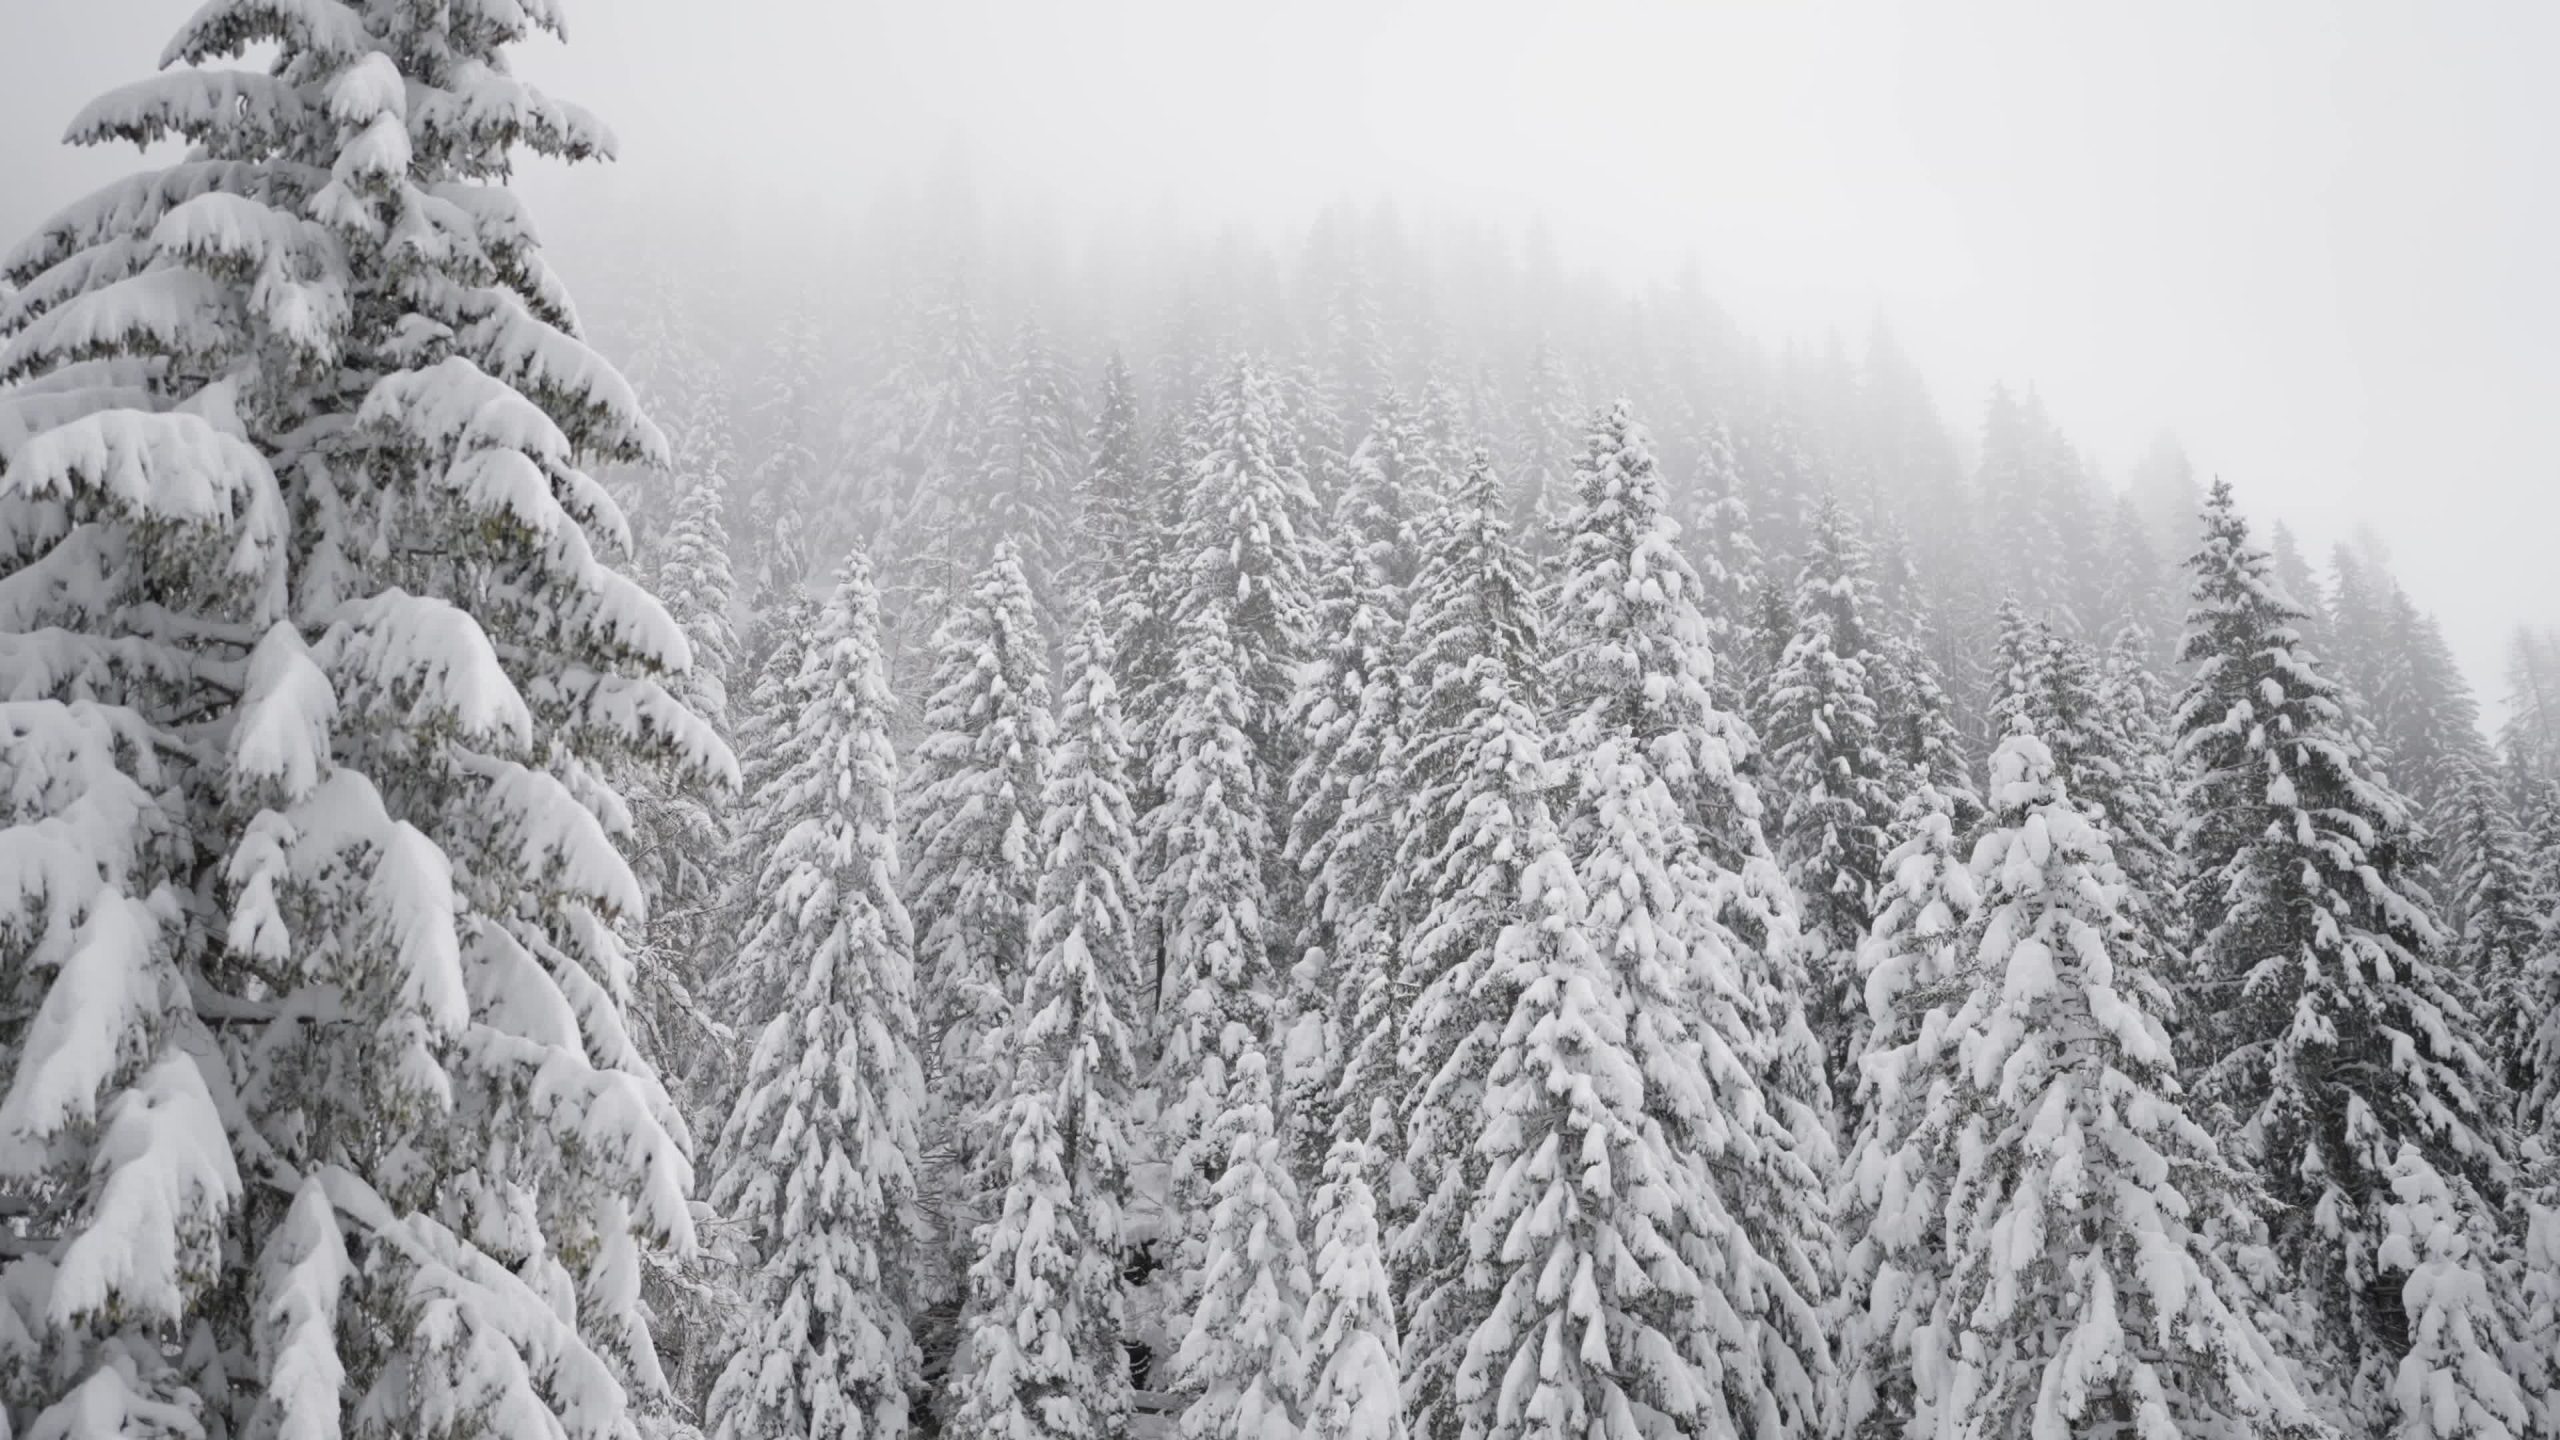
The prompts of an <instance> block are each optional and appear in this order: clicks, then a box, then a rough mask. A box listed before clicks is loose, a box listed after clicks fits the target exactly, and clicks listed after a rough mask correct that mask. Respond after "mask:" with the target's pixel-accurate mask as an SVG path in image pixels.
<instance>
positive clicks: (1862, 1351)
mask: <svg viewBox="0 0 2560 1440" xmlns="http://www.w3.org/2000/svg"><path fill="white" fill-rule="evenodd" d="M1894 833H1895V835H1896V836H1897V837H1898V838H1897V839H1896V842H1895V844H1894V847H1893V849H1892V851H1891V852H1890V853H1889V854H1887V855H1886V857H1885V863H1884V871H1883V881H1882V883H1881V884H1880V885H1879V886H1878V888H1877V893H1876V920H1875V924H1874V926H1873V928H1872V929H1871V930H1870V931H1869V933H1868V936H1867V940H1866V942H1865V944H1863V945H1861V946H1860V947H1859V952H1858V964H1859V972H1860V982H1861V983H1860V992H1861V993H1860V999H1861V1000H1862V1001H1863V1002H1864V1004H1865V1007H1866V1008H1865V1024H1864V1027H1863V1029H1862V1031H1861V1033H1860V1035H1859V1037H1858V1040H1857V1043H1856V1045H1855V1047H1854V1049H1853V1052H1852V1054H1853V1057H1854V1059H1855V1062H1856V1064H1857V1072H1856V1073H1857V1077H1858V1078H1857V1086H1858V1089H1857V1092H1856V1097H1855V1098H1856V1102H1857V1103H1856V1104H1855V1105H1854V1106H1853V1107H1852V1110H1851V1113H1852V1114H1855V1115H1856V1116H1858V1121H1857V1125H1856V1128H1855V1129H1854V1130H1853V1131H1852V1132H1851V1135H1850V1137H1849V1145H1848V1153H1847V1155H1846V1157H1845V1160H1844V1163H1843V1164H1842V1167H1841V1170H1840V1174H1839V1177H1838V1182H1837V1184H1836V1186H1835V1188H1834V1191H1833V1202H1832V1213H1833V1219H1834V1222H1835V1224H1836V1225H1837V1226H1838V1229H1839V1234H1840V1240H1841V1245H1842V1250H1841V1259H1840V1265H1839V1268H1838V1272H1837V1286H1838V1289H1837V1294H1836V1298H1835V1299H1834V1302H1833V1306H1834V1314H1835V1315H1836V1317H1837V1328H1836V1329H1835V1331H1834V1333H1835V1334H1836V1335H1837V1337H1838V1340H1839V1354H1840V1373H1841V1397H1840V1398H1841V1409H1840V1423H1841V1428H1842V1433H1843V1434H1846V1435H1850V1436H1856V1437H1878V1440H1881V1437H1900V1436H1903V1435H1905V1434H1909V1433H1919V1432H1917V1431H1915V1430H1913V1428H1912V1427H1913V1425H1914V1418H1915V1416H1917V1415H1919V1414H1920V1411H1919V1409H1918V1405H1919V1394H1918V1391H1917V1388H1916V1385H1915V1377H1914V1376H1913V1373H1912V1365H1911V1358H1910V1357H1911V1353H1912V1344H1913V1341H1914V1339H1915V1337H1916V1336H1917V1334H1918V1332H1919V1328H1920V1327H1921V1326H1922V1325H1924V1324H1926V1323H1927V1322H1928V1320H1929V1317H1930V1315H1931V1312H1932V1311H1933V1310H1934V1309H1935V1308H1936V1305H1937V1296H1938V1293H1939V1289H1940V1288H1941V1286H1942V1284H1943V1282H1944V1279H1945V1276H1946V1272H1947V1264H1946V1248H1945V1241H1944V1221H1943V1217H1942V1215H1941V1210H1942V1208H1943V1202H1944V1200H1945V1198H1946V1190H1945V1185H1944V1179H1945V1176H1944V1174H1943V1173H1942V1168H1941V1167H1940V1166H1939V1165H1938V1164H1937V1163H1935V1160H1934V1159H1933V1157H1930V1156H1928V1155H1925V1154H1923V1153H1922V1152H1920V1151H1919V1150H1917V1149H1916V1148H1914V1147H1913V1145H1912V1143H1911V1141H1912V1138H1913V1137H1914V1136H1915V1135H1916V1134H1917V1133H1918V1132H1919V1130H1920V1127H1921V1124H1922V1123H1923V1121H1924V1120H1925V1119H1926V1118H1927V1116H1928V1114H1929V1110H1930V1105H1931V1103H1932V1101H1933V1098H1934V1096H1935V1094H1936V1093H1937V1092H1938V1091H1940V1090H1941V1089H1943V1084H1944V1077H1943V1076H1941V1077H1940V1078H1939V1081H1938V1082H1937V1083H1934V1084H1933V1083H1931V1082H1930V1081H1929V1080H1926V1079H1924V1078H1923V1076H1924V1075H1927V1074H1929V1073H1930V1072H1931V1071H1932V1069H1933V1067H1940V1068H1942V1067H1941V1057H1942V1055H1943V1051H1944V1045H1945V1041H1946V1037H1947V1027H1946V1017H1947V1016H1948V1015H1949V1014H1951V1013H1953V1011H1954V1009H1955V1007H1956V1005H1957V1003H1958V1002H1959V1001H1960V1000H1961V998H1962V996H1963V994H1964V985H1965V983H1966V968H1967V967H1966V965H1965V963H1964V960H1963V957H1962V955H1961V953H1960V951H1959V948H1958V942H1959V940H1960V938H1961V934H1960V932H1961V931H1962V929H1963V927H1964V926H1965V925H1966V924H1967V923H1968V922H1969V921H1971V919H1972V918H1973V913H1974V911H1975V909H1976V908H1977V907H1978V905H1979V903H1980V897H1979V894H1978V892H1977V891H1976V889H1975V887H1974V881H1973V873H1972V871H1971V870H1970V869H1969V868H1968V866H1967V864H1966V858H1965V855H1964V853H1963V851H1962V849H1961V847H1960V843H1959V836H1958V832H1957V826H1956V805H1955V802H1954V801H1953V800H1952V799H1950V798H1949V797H1948V796H1947V795H1946V794H1944V793H1943V792H1941V791H1940V790H1938V789H1937V787H1936V786H1934V785H1927V784H1924V785H1922V786H1920V787H1919V788H1918V789H1916V790H1914V791H1912V792H1911V794H1910V795H1909V796H1908V797H1907V798H1906V799H1905V800H1904V801H1903V805H1902V813H1901V814H1900V816H1899V817H1898V818H1897V819H1896V821H1895V827H1894Z"/></svg>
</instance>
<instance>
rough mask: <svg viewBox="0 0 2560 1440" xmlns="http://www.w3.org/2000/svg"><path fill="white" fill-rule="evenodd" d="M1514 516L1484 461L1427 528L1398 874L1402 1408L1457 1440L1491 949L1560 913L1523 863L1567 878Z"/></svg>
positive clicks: (1495, 1038)
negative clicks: (1408, 1183)
mask: <svg viewBox="0 0 2560 1440" xmlns="http://www.w3.org/2000/svg"><path fill="white" fill-rule="evenodd" d="M1509 509H1510V506H1509V503H1508V500H1507V498H1506V496H1505V495H1504V493H1503V486H1502V482H1501V480H1500V479H1499V478H1498V477H1497V476H1496V475H1495V473H1494V470H1493V465H1492V460H1491V457H1490V456H1489V455H1488V454H1486V453H1485V452H1484V451H1481V450H1479V451H1478V452H1476V454H1475V456H1474V457H1473V459H1472V460H1471V462H1470V464H1469V465H1468V467H1467V470H1466V471H1465V477H1464V479H1463V480H1462V481H1461V482H1460V484H1459V486H1458V488H1457V490H1456V491H1455V493H1453V494H1452V495H1450V496H1449V497H1447V498H1446V499H1445V500H1444V501H1443V502H1442V504H1441V506H1440V507H1439V508H1438V509H1436V510H1435V511H1434V512H1433V513H1432V514H1431V515H1429V516H1427V517H1426V518H1425V520H1424V522H1423V525H1422V534H1423V544H1422V562H1421V568H1420V570H1419V572H1418V573H1417V575H1416V577H1415V581H1414V586H1413V596H1414V603H1413V607H1412V611H1411V622H1410V623H1411V633H1412V647H1411V650H1412V659H1411V661H1410V664H1409V679H1410V680H1411V682H1412V696H1413V704H1412V710H1411V714H1410V719H1409V721H1408V725H1407V759H1406V763H1405V767H1404V778H1405V782H1406V786H1407V793H1408V796H1409V797H1410V798H1409V802H1408V805H1407V808H1406V810H1405V812H1404V816H1403V818H1402V828H1401V835H1400V838H1399V841H1398V845H1397V849H1396V855H1395V861H1394V863H1395V868H1396V871H1397V873H1398V874H1399V875H1401V876H1403V877H1404V883H1405V884H1406V886H1407V887H1408V889H1407V894H1408V903H1409V905H1410V912H1409V913H1410V914H1411V916H1412V920H1411V925H1410V929H1409V939H1408V941H1407V943H1406V944H1405V945H1404V947H1403V948H1402V952H1401V954H1400V956H1399V957H1398V958H1399V961H1400V967H1401V968H1400V970H1399V973H1398V975H1397V977H1396V981H1397V989H1398V990H1399V991H1400V992H1401V993H1402V994H1403V995H1405V996H1406V997H1408V1000H1407V1006H1408V1014H1409V1016H1410V1018H1409V1020H1408V1022H1407V1024H1406V1026H1405V1033H1404V1037H1403V1043H1402V1045H1401V1047H1400V1048H1399V1050H1398V1052H1397V1068H1398V1071H1399V1073H1400V1075H1401V1077H1402V1080H1403V1087H1404V1091H1405V1095H1406V1097H1407V1098H1406V1101H1405V1107H1404V1112H1403V1115H1402V1117H1401V1118H1402V1121H1403V1125H1404V1140H1405V1160H1406V1173H1407V1174H1409V1175H1410V1176H1411V1177H1413V1180H1414V1182H1415V1184H1416V1186H1417V1189H1418V1193H1417V1195H1416V1197H1415V1202H1414V1205H1413V1213H1412V1215H1411V1216H1410V1218H1409V1219H1407V1220H1406V1221H1405V1223H1404V1224H1403V1226H1402V1227H1401V1228H1400V1230H1399V1231H1398V1232H1397V1233H1396V1234H1395V1235H1394V1236H1393V1237H1392V1238H1391V1241H1390V1247H1389V1248H1390V1253H1391V1255H1392V1258H1393V1262H1394V1271H1395V1277H1396V1283H1397V1299H1398V1310H1397V1312H1396V1313H1397V1314H1398V1316H1399V1317H1400V1319H1401V1320H1402V1321H1403V1330H1402V1339H1403V1340H1404V1351H1403V1353H1404V1357H1405V1360H1404V1375H1405V1387H1406V1388H1405V1392H1404V1393H1405V1397H1406V1403H1405V1410H1406V1415H1407V1420H1408V1422H1409V1423H1410V1425H1411V1426H1412V1428H1413V1429H1414V1430H1415V1431H1417V1432H1419V1433H1424V1434H1448V1433H1455V1431H1456V1429H1457V1426H1458V1423H1459V1422H1458V1418H1457V1411H1456V1409H1455V1408H1454V1407H1455V1406H1456V1405H1457V1403H1458V1397H1457V1393H1456V1387H1455V1382H1456V1378H1457V1373H1458V1368H1459V1365H1460V1363H1461V1361H1462V1360H1463V1359H1464V1357H1465V1354H1466V1349H1467V1346H1468V1344H1469V1343H1470V1341H1471V1340H1472V1339H1473V1337H1474V1335H1475V1333H1476V1330H1477V1329H1478V1327H1480V1326H1481V1325H1482V1324H1483V1323H1484V1320H1485V1318H1486V1316H1487V1314H1488V1313H1489V1299H1490V1297H1489V1295H1488V1293H1487V1287H1486V1274H1487V1272H1485V1271H1483V1270H1482V1269H1480V1268H1471V1261H1470V1252H1469V1237H1468V1225H1469V1219H1470V1215H1471V1213H1472V1211H1473V1208H1474V1206H1475V1204H1476V1202H1477V1199H1478V1197H1479V1196H1480V1195H1481V1194H1482V1192H1483V1188H1484V1185H1483V1182H1484V1178H1485V1175H1486V1165H1487V1160H1486V1157H1485V1154H1484V1152H1483V1151H1482V1149H1481V1148H1480V1147H1479V1145H1478V1143H1477V1141H1478V1138H1479V1135H1480V1132H1481V1130H1482V1122H1483V1117H1484V1113H1485V1111H1484V1105H1485V1096H1486V1086H1487V1084H1488V1077H1489V1075H1490V1071H1491V1067H1492V1064H1493V1058H1494V1052H1495V1047H1496V1045H1497V1043H1498V1042H1499V1041H1500V1039H1501V1036H1502V1033H1503V1029H1504V1027H1505V1026H1506V1025H1507V1024H1508V1023H1509V1019H1510V1006H1509V1001H1508V1000H1507V999H1503V998H1501V997H1500V995H1499V992H1498V991H1497V989H1496V988H1494V987H1493V986H1492V984H1491V982H1490V979H1489V977H1490V976H1491V974H1492V971H1493V967H1494V960H1495V950H1496V947H1497V944H1498V942H1499V941H1500V938H1501V937H1502V935H1503V934H1504V933H1505V931H1506V928H1507V927H1509V926H1511V925H1513V924H1515V923H1535V921H1534V920H1532V919H1529V918H1528V917H1532V916H1537V915H1543V914H1545V913H1547V912H1545V911H1544V910H1543V909H1541V908H1539V907H1540V906H1542V905H1543V904H1544V903H1545V902H1544V901H1542V900H1541V899H1540V897H1537V896H1533V895H1531V894H1530V893H1529V892H1528V891H1527V890H1525V889H1524V888H1523V879H1522V877H1523V875H1524V874H1525V873H1526V872H1525V867H1527V866H1529V865H1531V864H1532V863H1534V862H1538V861H1540V860H1541V859H1542V858H1545V859H1546V863H1549V864H1550V865H1552V866H1554V867H1556V868H1555V869H1554V870H1551V871H1550V872H1549V873H1550V874H1551V875H1552V874H1559V873H1561V874H1569V870H1566V869H1565V868H1564V862H1563V861H1562V859H1561V856H1560V854H1559V853H1556V852H1557V847H1558V846H1559V845H1560V844H1561V841H1560V840H1559V838H1558V837H1557V835H1556V833H1555V819H1554V815H1553V809H1552V803H1553V792H1554V791H1555V789H1556V787H1557V785H1558V784H1559V783H1560V780H1561V778H1562V771H1561V768H1560V767H1559V766H1557V765H1556V764H1555V763H1554V762H1553V761H1552V760H1551V759H1550V758H1548V750H1547V746H1548V740H1547V737H1546V733H1545V726H1544V723H1543V720H1542V716H1541V707H1540V704H1539V699H1540V696H1541V695H1542V694H1543V685H1542V678H1541V677H1542V670H1543V665H1544V655H1543V653H1542V650H1541V647H1540V642H1539V636H1538V628H1537V625H1538V617H1537V613H1536V607H1535V605H1534V603H1533V600H1532V596H1533V595H1534V593H1535V589H1536V579H1535V575H1534V573H1533V572H1532V570H1531V568H1530V563H1529V560H1528V557H1527V556H1526V555H1525V554H1524V553H1523V552H1522V551H1521V549H1520V547H1519V545H1518V543H1517V542H1515V541H1514V540H1513V539H1512V536H1511V530H1510V526H1509V525H1508V524H1507V523H1506V520H1505V516H1506V514H1507V513H1508V511H1509ZM1558 901H1559V903H1561V897H1558ZM1557 913H1559V914H1561V913H1578V908H1577V907H1567V911H1563V912H1557Z"/></svg>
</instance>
